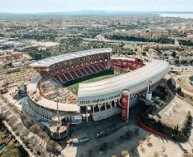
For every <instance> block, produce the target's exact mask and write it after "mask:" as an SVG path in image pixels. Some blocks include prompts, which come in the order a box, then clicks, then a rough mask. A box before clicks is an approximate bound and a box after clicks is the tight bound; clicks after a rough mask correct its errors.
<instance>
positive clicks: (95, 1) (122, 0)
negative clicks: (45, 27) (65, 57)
mask: <svg viewBox="0 0 193 157" xmlns="http://www.w3.org/2000/svg"><path fill="white" fill-rule="evenodd" d="M82 10H97V11H147V12H148V11H178V12H185V11H192V10H193V1H188V2H186V3H184V1H183V0H172V1H167V0H146V1H145V2H144V0H135V1H133V0H119V1H118V0H105V1H104V0H92V1H90V0H81V1H80V0H65V1H63V0H58V1H57V2H56V1H53V0H47V1H45V0H42V1H41V2H40V1H38V0H28V1H25V0H15V1H14V0H10V1H6V0H1V6H0V12H8V13H44V12H74V11H82Z"/></svg>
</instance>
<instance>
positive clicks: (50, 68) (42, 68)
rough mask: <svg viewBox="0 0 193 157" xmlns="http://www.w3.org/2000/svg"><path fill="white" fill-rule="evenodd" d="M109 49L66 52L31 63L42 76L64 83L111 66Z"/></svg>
mask: <svg viewBox="0 0 193 157" xmlns="http://www.w3.org/2000/svg"><path fill="white" fill-rule="evenodd" d="M111 51H112V50H111V49H94V50H87V51H79V52H74V53H66V54H63V55H59V56H55V57H50V58H47V59H44V60H41V61H37V62H35V63H32V64H31V67H33V68H35V69H36V70H37V71H38V72H39V73H40V74H41V76H42V77H43V79H49V78H52V79H53V80H55V81H56V82H58V83H60V84H63V85H65V84H66V83H68V82H71V81H74V80H78V79H80V78H83V77H86V76H90V75H93V74H96V73H99V72H101V71H104V70H107V69H110V68H111V59H110V58H111Z"/></svg>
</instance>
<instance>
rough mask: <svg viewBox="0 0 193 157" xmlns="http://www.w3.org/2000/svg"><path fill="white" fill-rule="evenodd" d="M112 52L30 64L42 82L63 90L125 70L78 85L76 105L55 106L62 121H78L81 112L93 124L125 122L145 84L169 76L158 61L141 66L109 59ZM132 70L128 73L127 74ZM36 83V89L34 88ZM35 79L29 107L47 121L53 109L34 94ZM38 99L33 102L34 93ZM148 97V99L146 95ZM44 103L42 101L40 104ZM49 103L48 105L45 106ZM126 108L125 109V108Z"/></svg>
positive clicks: (70, 55)
mask: <svg viewBox="0 0 193 157" xmlns="http://www.w3.org/2000/svg"><path fill="white" fill-rule="evenodd" d="M111 53H112V49H111V48H106V49H91V50H86V51H80V52H74V53H67V54H63V55H59V56H55V57H50V58H47V59H43V60H41V61H37V62H35V63H32V64H31V67H33V68H34V69H36V70H37V71H38V72H39V73H40V74H41V76H42V80H46V79H50V78H51V79H53V80H54V81H56V82H58V83H59V84H62V85H64V86H65V84H67V83H68V82H71V81H74V80H78V79H80V78H84V77H87V76H91V75H93V74H96V73H99V72H101V71H104V70H108V69H112V68H113V69H115V67H117V68H121V69H126V68H129V69H130V71H129V72H125V73H124V74H121V75H119V76H115V77H112V78H109V79H105V80H101V81H97V82H91V83H80V84H79V89H78V94H77V104H76V105H75V104H59V110H60V113H61V115H63V117H64V118H70V119H71V121H72V122H73V120H74V121H76V119H80V117H81V115H82V113H81V111H82V109H85V110H86V113H89V115H90V116H91V117H92V119H93V120H94V121H99V120H102V119H106V118H109V117H111V116H114V115H117V114H119V113H121V115H122V119H123V120H125V121H126V119H127V117H128V108H129V107H131V106H132V104H134V102H135V101H136V99H137V97H138V96H139V94H140V93H142V92H145V91H146V89H147V87H148V82H151V86H154V85H156V84H157V83H159V82H160V80H162V78H163V77H164V76H165V75H166V74H167V73H168V72H169V64H168V62H166V61H162V60H152V61H151V62H147V63H145V64H144V63H143V61H142V60H138V59H134V60H124V59H118V60H116V59H112V57H111ZM131 70H132V71H131ZM34 82H36V83H35V84H36V86H34ZM38 82H39V79H36V81H33V88H32V87H30V86H32V85H29V88H28V98H29V103H30V104H31V105H30V107H31V108H32V109H33V110H34V112H36V113H37V114H38V115H40V116H41V117H45V118H47V119H51V118H52V117H54V116H55V115H56V105H55V103H54V102H52V101H51V100H45V98H43V96H42V95H41V92H38V91H39V90H38ZM32 89H33V90H35V91H36V92H35V94H36V95H38V96H37V97H38V99H37V100H34V97H35V96H34V91H32ZM148 96H150V97H151V95H148ZM43 100H44V101H43ZM48 101H49V102H48ZM126 104H127V105H126ZM77 117H78V118H77Z"/></svg>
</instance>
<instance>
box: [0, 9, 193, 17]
mask: <svg viewBox="0 0 193 157" xmlns="http://www.w3.org/2000/svg"><path fill="white" fill-rule="evenodd" d="M163 13H165V14H170V13H171V14H193V11H186V12H179V11H106V10H81V11H71V12H45V13H5V12H0V17H13V16H14V17H15V16H20V17H21V16H22V17H26V16H52V17H53V16H97V15H99V16H106V15H112V16H113V15H128V16H129V15H130V16H134V15H138V16H139V15H140V16H143V15H158V14H163Z"/></svg>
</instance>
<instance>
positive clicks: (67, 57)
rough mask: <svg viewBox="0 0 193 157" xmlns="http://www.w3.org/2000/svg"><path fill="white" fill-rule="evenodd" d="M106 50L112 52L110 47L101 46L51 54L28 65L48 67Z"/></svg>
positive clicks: (105, 51)
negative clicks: (51, 55) (55, 54)
mask: <svg viewBox="0 0 193 157" xmlns="http://www.w3.org/2000/svg"><path fill="white" fill-rule="evenodd" d="M108 52H112V49H111V48H101V49H90V50H85V51H78V52H72V53H65V54H62V55H58V56H53V57H50V58H46V59H43V60H40V61H37V62H34V63H32V64H30V66H31V67H48V66H50V65H52V64H55V63H59V62H62V61H66V60H70V59H74V58H79V57H84V56H88V55H94V54H101V53H108Z"/></svg>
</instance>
